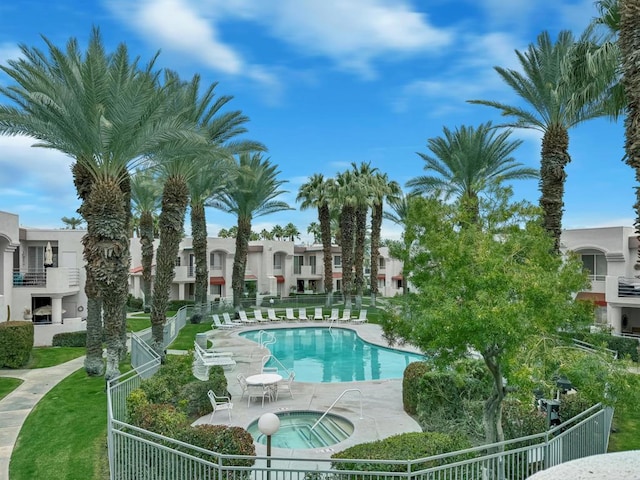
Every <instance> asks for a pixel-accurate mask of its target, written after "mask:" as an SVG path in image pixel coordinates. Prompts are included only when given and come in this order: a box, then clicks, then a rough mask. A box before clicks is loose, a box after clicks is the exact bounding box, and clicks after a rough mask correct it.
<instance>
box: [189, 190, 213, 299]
mask: <svg viewBox="0 0 640 480" xmlns="http://www.w3.org/2000/svg"><path fill="white" fill-rule="evenodd" d="M191 236H192V237H193V254H194V255H195V257H196V287H195V301H196V305H204V304H206V303H207V294H208V290H209V278H208V277H209V271H208V269H207V219H206V216H205V213H204V203H194V202H193V201H192V202H191Z"/></svg>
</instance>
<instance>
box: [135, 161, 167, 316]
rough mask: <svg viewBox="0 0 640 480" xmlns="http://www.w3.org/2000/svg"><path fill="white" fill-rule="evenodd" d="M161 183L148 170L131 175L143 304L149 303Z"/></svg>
mask: <svg viewBox="0 0 640 480" xmlns="http://www.w3.org/2000/svg"><path fill="white" fill-rule="evenodd" d="M161 192H162V185H161V184H160V182H159V181H158V179H157V178H154V177H153V175H151V173H150V172H149V171H138V172H136V174H135V175H133V176H132V177H131V201H132V203H133V208H134V210H135V213H136V214H137V215H138V217H139V219H140V220H139V224H140V226H139V228H140V232H139V237H140V245H141V251H142V293H143V296H144V304H145V306H146V305H151V303H152V302H151V276H152V275H151V273H152V272H151V269H152V265H153V240H154V226H153V219H154V217H155V216H156V214H157V212H158V210H159V208H160V196H161Z"/></svg>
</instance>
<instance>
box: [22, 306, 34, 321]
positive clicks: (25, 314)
mask: <svg viewBox="0 0 640 480" xmlns="http://www.w3.org/2000/svg"><path fill="white" fill-rule="evenodd" d="M22 316H23V317H24V319H25V320H31V319H32V318H33V316H32V315H31V309H30V308H29V307H24V311H23V312H22Z"/></svg>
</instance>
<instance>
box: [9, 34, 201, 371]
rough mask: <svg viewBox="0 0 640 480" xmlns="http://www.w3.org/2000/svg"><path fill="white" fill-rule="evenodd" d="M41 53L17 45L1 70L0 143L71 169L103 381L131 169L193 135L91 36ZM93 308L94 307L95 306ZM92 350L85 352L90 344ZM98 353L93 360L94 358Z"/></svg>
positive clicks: (154, 91)
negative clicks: (20, 142)
mask: <svg viewBox="0 0 640 480" xmlns="http://www.w3.org/2000/svg"><path fill="white" fill-rule="evenodd" d="M44 41H45V43H46V45H47V49H48V51H43V50H40V49H38V48H29V47H27V46H22V47H21V51H22V57H21V58H20V59H18V60H12V61H9V62H8V65H6V66H2V67H0V68H2V70H3V71H4V72H5V73H6V74H7V76H8V77H9V78H10V79H11V81H13V82H15V85H9V86H3V87H0V93H1V94H3V95H4V96H6V97H7V98H8V99H9V100H10V101H11V102H13V103H14V104H15V105H17V106H13V105H9V104H3V105H1V106H0V134H11V135H18V134H20V135H27V136H30V137H32V138H36V139H37V140H38V143H37V145H39V146H42V147H47V148H53V149H56V150H59V151H61V152H63V153H65V154H67V155H68V156H69V157H71V158H72V159H73V160H74V162H75V163H74V167H73V174H74V183H75V185H76V189H77V191H78V196H79V197H80V199H81V200H82V205H81V207H80V212H79V213H80V214H81V215H82V217H83V218H84V219H85V221H86V223H87V235H85V237H84V240H83V244H84V257H85V261H86V270H87V288H86V292H87V296H88V297H89V299H90V300H89V303H88V309H89V312H88V317H87V330H88V332H87V337H88V339H95V340H96V341H95V342H93V340H91V341H90V340H88V347H87V359H86V361H85V369H86V370H87V371H88V372H89V373H91V374H99V373H101V371H102V365H103V361H102V356H101V347H100V346H99V345H98V343H97V339H98V338H102V331H101V324H100V318H101V315H100V311H98V312H94V311H92V310H93V309H94V308H97V307H98V306H99V304H98V301H97V300H98V299H99V301H101V302H102V305H101V307H102V311H103V317H104V331H105V334H106V335H105V336H106V343H107V369H106V373H105V376H106V378H107V379H111V378H113V377H116V376H117V375H118V374H119V367H118V364H119V361H120V358H121V356H122V355H123V353H124V352H125V351H126V350H125V345H124V343H123V339H124V336H125V332H124V321H125V311H124V307H125V305H126V299H127V293H128V275H129V237H128V231H129V221H130V216H131V208H130V196H129V195H130V192H129V174H128V172H129V170H131V169H134V168H135V166H136V164H138V163H139V162H141V161H143V159H144V158H145V157H146V156H148V155H150V154H151V153H152V152H154V151H155V150H157V149H159V148H160V147H161V146H162V145H163V144H164V143H165V142H170V141H174V140H175V139H176V138H182V139H183V140H184V141H185V142H187V143H188V142H190V141H194V140H195V138H196V137H198V135H197V134H196V133H195V132H194V131H193V129H192V128H191V125H185V124H184V123H183V122H181V121H180V120H179V119H177V118H176V117H175V116H174V115H171V114H170V113H169V112H168V109H167V107H168V105H167V102H166V97H165V96H163V95H160V94H159V89H158V86H157V72H155V71H154V63H153V61H152V62H150V63H149V64H148V65H147V66H146V67H144V68H141V67H140V66H139V65H138V60H137V59H135V60H133V61H131V60H130V58H129V53H128V51H127V47H126V45H124V44H121V45H119V46H118V47H117V48H116V50H115V51H114V52H112V53H107V52H106V51H105V48H104V45H103V43H102V39H101V38H100V34H99V32H98V30H97V29H94V30H93V31H92V33H91V36H90V38H89V42H88V45H87V48H86V50H85V51H81V49H80V47H79V45H78V42H77V41H76V40H75V39H71V40H69V41H68V42H67V46H66V50H61V49H59V48H58V47H56V46H55V45H54V44H53V43H51V42H50V41H49V40H47V39H46V38H45V39H44ZM94 300H96V301H94ZM90 342H91V345H93V346H92V347H91V348H90V347H89V343H90ZM98 352H99V354H98Z"/></svg>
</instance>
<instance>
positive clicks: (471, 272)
mask: <svg viewBox="0 0 640 480" xmlns="http://www.w3.org/2000/svg"><path fill="white" fill-rule="evenodd" d="M491 202H492V203H491V205H489V203H488V202H487V208H486V209H485V207H484V206H483V203H484V202H481V210H480V216H479V218H478V221H477V222H475V223H474V222H470V221H469V216H470V212H468V211H466V210H465V209H464V208H460V206H459V205H453V204H443V203H440V202H438V201H436V200H433V199H423V198H416V199H415V201H412V204H411V209H410V212H409V218H408V225H409V228H410V229H411V230H412V231H414V232H415V234H416V237H415V238H416V240H415V244H414V246H413V248H412V253H411V257H410V258H409V261H408V264H407V265H406V266H405V271H406V272H407V273H408V274H409V276H410V278H411V282H412V285H413V286H414V287H415V292H411V293H409V294H408V295H407V298H406V299H405V298H403V299H402V300H403V301H402V303H401V304H399V307H398V308H399V311H395V312H393V313H390V314H389V317H388V318H386V319H384V320H383V328H384V331H385V334H386V335H388V336H389V337H390V338H392V339H393V338H396V339H398V338H399V339H403V340H406V341H409V342H411V343H412V344H414V345H417V346H419V347H420V348H422V349H423V350H424V351H425V352H430V353H431V354H432V355H433V358H434V361H436V362H438V363H442V364H447V362H450V361H452V360H453V359H455V358H460V357H465V356H467V355H468V354H469V352H470V351H473V352H476V353H477V354H478V355H480V356H481V358H482V360H483V361H484V364H485V365H486V368H487V369H488V371H489V373H490V375H491V378H492V383H493V388H492V393H491V395H490V397H489V398H487V400H486V402H485V406H484V413H483V425H484V429H485V437H486V441H487V443H494V442H497V441H502V440H503V438H504V437H503V431H502V402H503V399H504V398H505V395H506V394H507V389H506V388H505V383H504V382H505V381H506V382H507V384H509V383H510V382H511V379H512V377H513V371H514V369H516V368H518V365H517V357H518V353H519V351H520V348H521V345H522V343H523V339H524V338H527V337H529V336H532V335H544V334H547V335H552V334H555V333H557V332H558V330H559V329H560V328H569V327H571V326H573V325H574V324H575V323H576V322H578V321H579V320H580V319H583V317H582V316H581V315H579V314H581V313H583V310H582V309H580V307H578V306H576V303H575V302H573V300H572V294H573V293H574V292H576V291H580V290H581V289H583V288H585V287H586V286H587V284H588V282H587V278H586V275H585V274H584V273H582V267H581V266H580V263H579V262H578V260H577V259H576V258H574V257H569V258H566V259H562V258H560V257H559V256H558V255H556V254H554V253H553V252H552V248H551V247H552V245H553V239H552V238H551V237H550V236H549V235H548V233H547V232H546V231H545V229H544V228H542V226H541V224H540V218H539V210H538V209H537V208H533V207H531V206H529V205H527V204H524V203H517V204H509V202H508V195H506V194H504V193H498V194H496V196H495V198H492V199H491ZM461 223H466V224H468V227H467V228H459V225H460V224H461Z"/></svg>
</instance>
